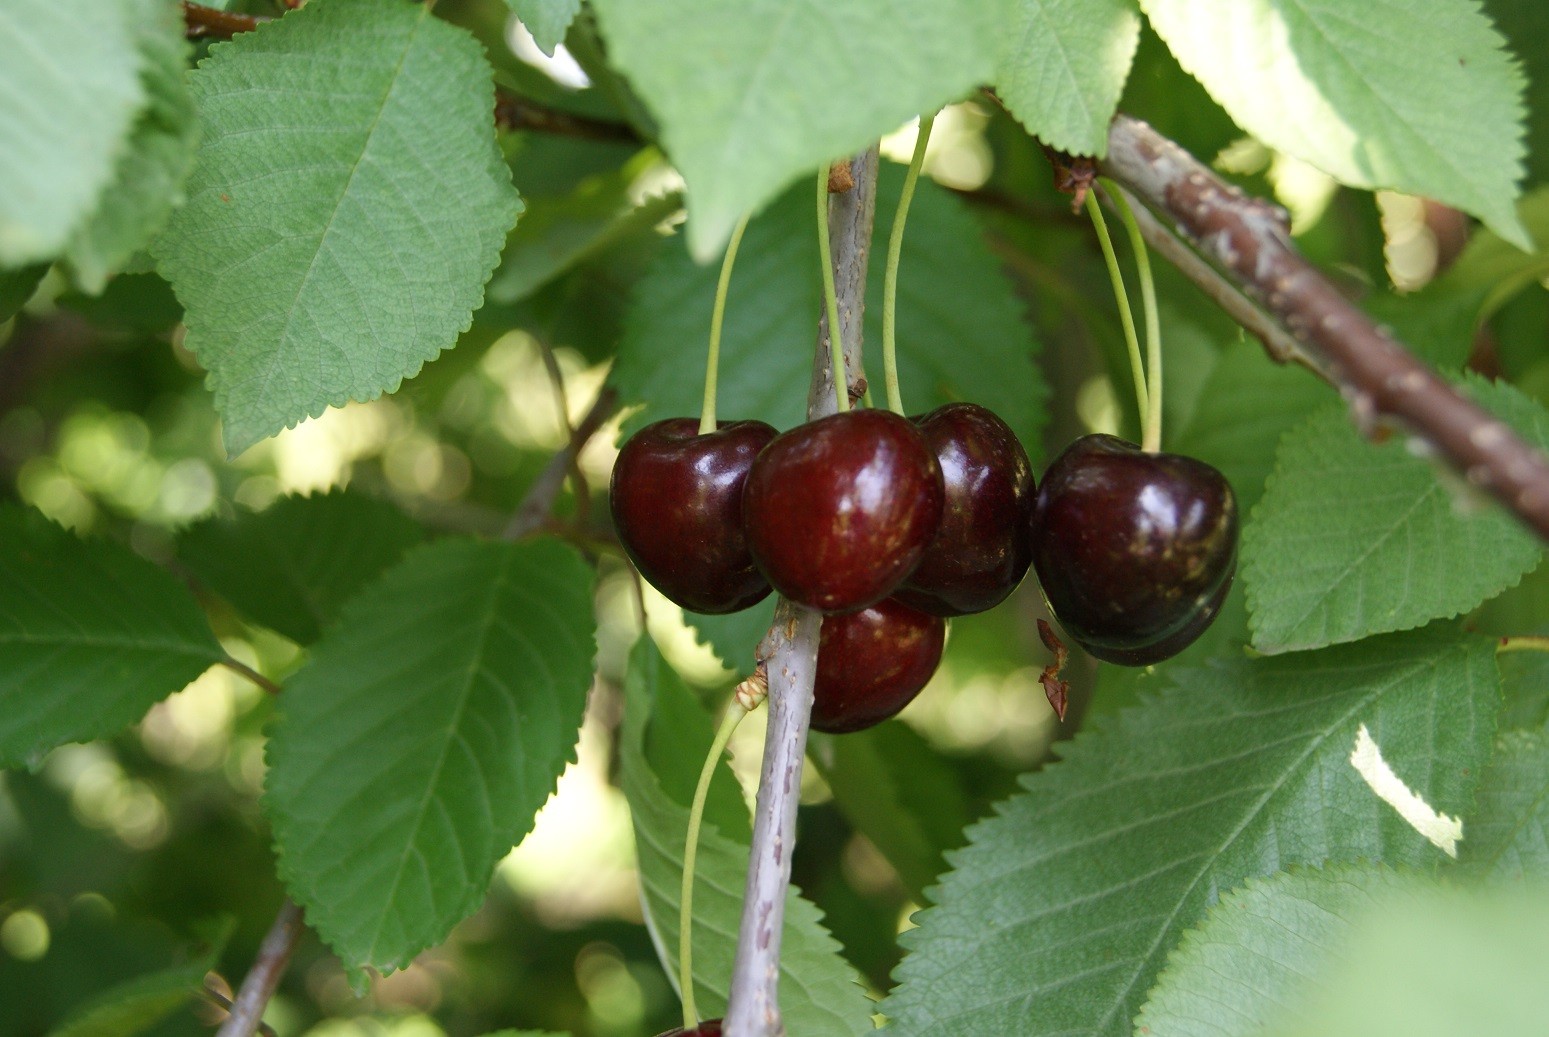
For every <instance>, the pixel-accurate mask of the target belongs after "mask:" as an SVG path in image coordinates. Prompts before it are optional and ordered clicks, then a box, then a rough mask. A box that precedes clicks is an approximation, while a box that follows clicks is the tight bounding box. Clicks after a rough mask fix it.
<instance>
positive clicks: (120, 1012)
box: [49, 924, 231, 1037]
mask: <svg viewBox="0 0 1549 1037" xmlns="http://www.w3.org/2000/svg"><path fill="white" fill-rule="evenodd" d="M230 933H231V927H230V925H229V924H228V925H222V926H221V927H220V931H219V934H218V936H217V938H216V939H215V941H214V943H213V945H212V946H210V947H208V948H207V949H205V951H204V953H202V954H200V955H198V956H197V957H196V958H194V959H193V960H192V961H189V962H188V963H186V964H183V965H176V966H173V967H171V968H167V969H163V970H161V971H160V972H153V973H150V974H149V975H145V976H138V977H136V978H134V979H131V980H127V981H126V982H123V983H120V984H118V985H117V986H113V987H110V988H108V989H107V990H104V991H102V992H101V993H100V994H98V995H97V996H96V997H94V998H92V999H91V1001H90V1002H89V1003H87V1004H85V1005H83V1006H81V1007H80V1008H78V1009H76V1010H75V1011H74V1012H72V1013H71V1015H70V1017H69V1018H68V1019H66V1020H65V1021H64V1022H63V1023H61V1024H60V1025H58V1026H57V1027H55V1028H54V1029H53V1030H51V1031H50V1032H49V1037H136V1035H137V1034H141V1033H144V1032H146V1031H147V1030H149V1029H151V1027H153V1026H155V1025H156V1024H157V1023H159V1022H161V1021H162V1020H163V1019H165V1018H166V1017H167V1016H168V1015H170V1014H172V1012H174V1011H175V1010H177V1009H178V1008H181V1007H182V1006H183V1005H185V1004H187V1003H188V1002H189V1001H191V1000H193V999H194V998H196V997H197V996H198V995H199V992H200V991H201V990H202V989H203V987H204V976H205V973H207V972H209V971H210V970H211V969H213V968H214V967H215V964H216V962H217V961H218V960H219V958H220V951H221V948H222V947H223V946H224V945H225V943H226V938H227V937H228V936H229V935H230Z"/></svg>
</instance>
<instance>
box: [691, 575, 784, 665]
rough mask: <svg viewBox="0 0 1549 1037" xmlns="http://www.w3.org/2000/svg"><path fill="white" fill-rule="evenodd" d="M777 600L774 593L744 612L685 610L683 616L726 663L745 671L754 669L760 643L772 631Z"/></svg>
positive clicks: (700, 637)
mask: <svg viewBox="0 0 1549 1037" xmlns="http://www.w3.org/2000/svg"><path fill="white" fill-rule="evenodd" d="M775 601H776V598H775V596H774V595H773V594H771V595H770V596H769V597H767V598H765V599H764V600H763V601H761V602H759V603H758V604H757V605H754V606H753V607H752V608H746V609H743V610H742V611H741V612H728V613H723V614H722V615H718V616H706V615H702V614H700V613H698V612H684V613H683V619H684V620H685V621H686V622H687V623H688V625H689V626H691V627H693V628H694V629H695V630H697V631H698V632H699V639H700V640H701V641H703V642H704V643H705V644H707V645H709V646H710V648H711V650H713V651H714V652H715V654H716V655H717V656H719V657H720V660H721V662H722V663H724V664H726V666H727V667H729V668H730V669H733V670H735V671H737V672H738V673H744V672H749V671H751V670H752V669H753V664H754V661H755V660H754V652H755V650H756V649H757V648H758V643H759V642H760V641H762V640H763V639H764V635H765V634H766V633H768V632H769V625H770V624H771V623H773V622H774V610H775Z"/></svg>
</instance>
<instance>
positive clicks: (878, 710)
mask: <svg viewBox="0 0 1549 1037" xmlns="http://www.w3.org/2000/svg"><path fill="white" fill-rule="evenodd" d="M946 636H947V621H946V620H944V619H942V618H941V617H940V616H932V615H930V614H928V613H925V612H921V611H919V610H918V609H913V608H910V607H909V606H908V605H905V604H904V603H903V602H901V601H899V600H898V599H897V598H884V599H883V600H881V601H879V602H877V603H876V604H875V605H872V606H869V607H868V608H863V609H861V610H860V611H859V612H847V613H844V614H843V615H838V616H824V617H823V633H822V635H821V637H820V638H819V640H818V672H817V680H816V681H815V683H814V684H813V687H812V726H813V728H814V729H815V730H818V731H828V732H829V733H831V734H843V733H845V732H847V731H859V730H862V729H863V728H867V727H871V726H872V725H873V724H880V723H881V722H882V721H884V720H886V719H887V718H888V717H890V716H893V715H894V714H895V713H897V712H898V711H899V710H901V709H903V708H904V707H905V706H907V705H908V704H909V703H910V702H912V701H913V700H914V697H915V696H916V695H918V694H919V693H920V689H921V688H923V687H925V685H926V682H928V681H929V680H930V678H931V674H933V673H935V672H936V666H937V664H938V663H940V662H941V648H942V645H943V644H945V643H946Z"/></svg>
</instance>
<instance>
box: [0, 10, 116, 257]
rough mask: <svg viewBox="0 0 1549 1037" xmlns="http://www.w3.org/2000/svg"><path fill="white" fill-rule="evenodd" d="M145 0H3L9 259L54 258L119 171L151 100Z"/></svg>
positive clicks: (1, 120) (4, 205) (4, 210)
mask: <svg viewBox="0 0 1549 1037" xmlns="http://www.w3.org/2000/svg"><path fill="white" fill-rule="evenodd" d="M141 7H142V4H141V3H140V2H139V0H7V2H6V3H5V4H3V5H0V40H5V41H6V45H5V61H3V62H0V140H3V141H5V147H3V148H0V266H22V265H24V264H28V263H35V262H37V261H39V260H43V259H52V258H53V257H54V256H56V255H58V254H59V251H60V250H61V249H62V248H64V246H65V242H66V241H67V240H68V239H69V236H70V234H71V232H72V231H73V230H74V229H75V228H76V226H77V225H78V224H79V223H80V222H81V220H82V219H84V218H85V216H86V214H87V213H88V212H90V211H91V210H92V208H93V207H94V206H95V205H96V203H97V198H98V196H99V195H100V194H101V193H102V190H103V188H105V187H106V186H107V185H108V183H109V182H110V181H111V180H112V177H113V170H114V166H115V164H116V163H117V161H118V156H119V155H120V154H121V153H122V151H123V148H124V144H125V137H126V136H127V135H128V133H129V130H130V127H131V126H132V125H133V123H134V118H135V115H136V114H137V113H138V112H139V111H140V109H141V108H142V107H143V106H144V104H145V89H144V86H143V85H142V83H141V81H140V69H141V63H142V60H143V58H142V55H141V53H140V50H139V48H138V47H137V46H136V45H135V44H136V31H135V25H134V20H135V15H136V13H137V12H138V11H139V10H140V9H141Z"/></svg>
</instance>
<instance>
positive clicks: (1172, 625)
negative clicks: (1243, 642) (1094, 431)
mask: <svg viewBox="0 0 1549 1037" xmlns="http://www.w3.org/2000/svg"><path fill="white" fill-rule="evenodd" d="M1031 541H1032V547H1033V567H1034V568H1035V569H1036V570H1037V571H1038V579H1039V582H1040V583H1042V585H1043V593H1044V597H1045V598H1046V599H1047V600H1048V602H1049V608H1050V609H1051V610H1052V611H1053V612H1054V615H1055V618H1057V619H1058V620H1059V622H1060V625H1061V626H1062V627H1064V628H1065V632H1066V633H1067V634H1069V635H1070V636H1071V637H1072V638H1073V639H1074V640H1075V641H1076V642H1077V643H1078V644H1080V645H1081V647H1082V648H1085V649H1086V650H1087V651H1088V652H1089V653H1091V654H1092V655H1095V656H1096V657H1097V658H1099V659H1102V660H1105V661H1107V662H1112V663H1120V664H1123V665H1125V666H1146V665H1149V664H1151V663H1155V662H1160V661H1162V660H1163V659H1168V658H1171V657H1172V656H1174V655H1176V654H1178V653H1179V652H1181V651H1183V649H1185V648H1187V647H1188V646H1189V645H1190V644H1192V643H1193V641H1194V640H1195V638H1197V637H1199V635H1200V634H1202V633H1203V632H1204V631H1205V628H1206V627H1208V626H1209V625H1210V622H1211V621H1212V620H1213V619H1214V618H1215V615H1216V613H1217V612H1219V611H1220V608H1221V602H1222V601H1223V600H1224V599H1225V597H1226V591H1227V588H1228V587H1229V585H1230V583H1231V579H1232V575H1233V573H1234V572H1235V570H1236V567H1237V500H1236V497H1235V496H1234V495H1233V494H1232V488H1231V486H1230V485H1229V484H1228V483H1227V481H1226V478H1225V477H1224V476H1222V474H1221V473H1220V472H1218V471H1217V470H1216V469H1214V468H1212V467H1211V466H1210V465H1207V464H1205V463H1204V462H1203V461H1197V460H1195V459H1193V458H1190V457H1180V456H1179V455H1177V454H1148V453H1146V452H1144V451H1142V450H1141V449H1140V448H1139V447H1137V446H1135V445H1134V444H1133V443H1127V442H1125V441H1124V440H1122V439H1117V438H1115V437H1113V436H1102V435H1097V436H1086V437H1084V438H1082V439H1078V440H1076V441H1075V442H1074V443H1072V444H1071V445H1070V446H1069V447H1067V448H1066V450H1065V452H1064V453H1063V454H1061V455H1060V456H1059V457H1058V458H1056V459H1055V461H1054V463H1053V464H1051V465H1050V466H1049V468H1048V471H1046V472H1045V473H1044V476H1043V482H1042V484H1041V485H1040V486H1039V488H1038V494H1037V499H1036V503H1035V505H1034V508H1033V517H1032V524H1031Z"/></svg>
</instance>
